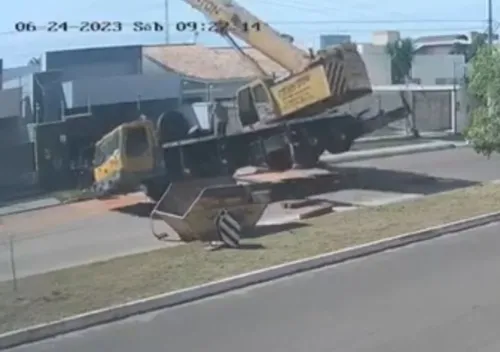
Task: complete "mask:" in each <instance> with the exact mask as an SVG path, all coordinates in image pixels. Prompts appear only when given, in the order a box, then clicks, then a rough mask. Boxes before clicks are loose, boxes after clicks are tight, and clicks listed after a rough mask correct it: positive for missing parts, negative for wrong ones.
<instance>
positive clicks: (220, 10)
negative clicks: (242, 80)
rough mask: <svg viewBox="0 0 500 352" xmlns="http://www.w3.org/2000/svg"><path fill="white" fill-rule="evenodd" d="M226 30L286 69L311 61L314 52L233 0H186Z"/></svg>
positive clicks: (302, 65) (295, 69)
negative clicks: (309, 51) (301, 46)
mask: <svg viewBox="0 0 500 352" xmlns="http://www.w3.org/2000/svg"><path fill="white" fill-rule="evenodd" d="M184 1H185V2H186V3H188V4H189V5H191V6H192V7H193V8H194V9H196V10H198V11H200V12H202V13H203V14H204V15H205V16H206V17H208V18H209V19H210V20H211V21H214V22H216V23H219V25H220V26H221V29H222V30H223V33H224V32H227V33H230V34H232V35H234V36H235V37H237V38H239V39H241V40H243V41H244V42H245V43H247V44H248V45H250V46H252V47H253V48H255V49H257V50H258V51H260V52H261V53H262V54H264V55H265V56H267V57H268V58H269V59H271V60H273V61H274V62H276V63H278V64H279V65H280V66H282V67H283V68H284V69H286V70H288V71H290V72H292V73H295V72H300V71H302V70H304V69H305V68H306V67H307V66H308V65H309V64H310V62H311V59H310V55H309V54H308V53H306V52H305V51H303V50H301V49H300V48H298V47H296V46H295V45H293V44H292V43H291V42H290V41H289V40H287V39H285V38H283V37H282V36H281V35H280V33H278V32H277V31H276V30H274V29H273V28H272V27H271V26H269V25H268V24H267V23H265V22H263V21H261V20H260V19H259V18H258V17H257V16H255V15H253V14H252V13H250V12H249V11H248V10H246V9H245V8H243V7H242V6H240V5H238V4H237V3H236V2H234V1H232V0H184Z"/></svg>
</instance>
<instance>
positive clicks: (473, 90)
mask: <svg viewBox="0 0 500 352" xmlns="http://www.w3.org/2000/svg"><path fill="white" fill-rule="evenodd" d="M471 63H472V68H471V72H470V77H469V79H470V81H469V87H468V88H469V93H470V95H471V96H472V97H473V98H474V100H475V101H476V104H475V106H474V108H473V109H472V111H471V124H470V125H469V127H468V128H467V130H466V132H465V136H466V138H467V140H469V142H470V143H471V144H472V147H473V148H474V150H475V151H476V152H477V153H479V154H483V155H485V156H487V157H489V156H490V155H491V154H492V153H494V152H497V153H498V152H500V51H499V50H498V49H497V48H490V47H488V46H482V47H480V48H479V49H478V50H477V52H476V55H475V56H474V58H473V59H472V62H471Z"/></svg>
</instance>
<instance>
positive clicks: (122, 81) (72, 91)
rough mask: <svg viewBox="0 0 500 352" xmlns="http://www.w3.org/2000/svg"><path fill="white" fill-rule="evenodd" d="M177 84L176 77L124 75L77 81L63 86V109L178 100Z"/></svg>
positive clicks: (177, 78)
mask: <svg viewBox="0 0 500 352" xmlns="http://www.w3.org/2000/svg"><path fill="white" fill-rule="evenodd" d="M180 84H181V80H180V78H179V76H178V75H176V74H169V73H164V74H163V75H161V76H146V75H128V76H115V77H105V78H89V79H79V80H76V81H71V82H64V83H63V92H64V97H65V101H66V106H67V108H78V107H85V106H88V105H89V104H90V105H110V104H120V103H126V102H138V101H147V100H159V99H167V98H178V97H179V95H180Z"/></svg>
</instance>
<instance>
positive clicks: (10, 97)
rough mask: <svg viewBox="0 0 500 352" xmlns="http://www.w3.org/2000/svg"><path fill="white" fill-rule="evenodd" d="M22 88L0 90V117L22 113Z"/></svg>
mask: <svg viewBox="0 0 500 352" xmlns="http://www.w3.org/2000/svg"><path fill="white" fill-rule="evenodd" d="M22 94H23V91H22V88H12V89H3V90H1V91H0V118H3V117H14V116H21V115H22V105H21V101H22Z"/></svg>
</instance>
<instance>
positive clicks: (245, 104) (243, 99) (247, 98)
mask: <svg viewBox="0 0 500 352" xmlns="http://www.w3.org/2000/svg"><path fill="white" fill-rule="evenodd" d="M238 112H239V116H240V121H241V124H242V125H243V126H248V125H251V124H253V123H256V122H257V121H259V115H258V114H257V109H255V104H254V100H253V97H252V93H251V91H250V88H249V87H248V88H244V89H242V90H240V91H239V92H238Z"/></svg>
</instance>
